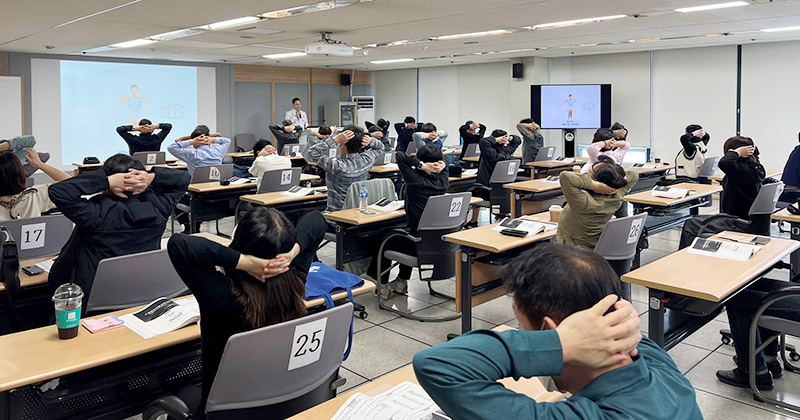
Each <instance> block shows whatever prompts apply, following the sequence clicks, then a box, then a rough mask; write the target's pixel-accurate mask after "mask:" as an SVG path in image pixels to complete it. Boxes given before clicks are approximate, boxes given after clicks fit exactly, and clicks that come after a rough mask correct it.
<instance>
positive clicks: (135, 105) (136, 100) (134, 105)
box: [119, 85, 150, 112]
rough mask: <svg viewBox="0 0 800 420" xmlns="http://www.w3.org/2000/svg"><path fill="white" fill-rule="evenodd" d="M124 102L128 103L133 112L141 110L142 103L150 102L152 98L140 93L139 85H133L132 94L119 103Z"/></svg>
mask: <svg viewBox="0 0 800 420" xmlns="http://www.w3.org/2000/svg"><path fill="white" fill-rule="evenodd" d="M124 103H127V104H128V109H129V110H130V111H131V112H137V111H139V108H141V107H142V103H145V104H149V103H150V100H149V99H147V98H145V97H144V96H141V95H139V87H138V86H136V85H131V94H130V96H126V97H124V98H122V99H121V100H120V101H119V105H122V104H124Z"/></svg>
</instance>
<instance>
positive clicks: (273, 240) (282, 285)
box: [226, 206, 306, 329]
mask: <svg viewBox="0 0 800 420" xmlns="http://www.w3.org/2000/svg"><path fill="white" fill-rule="evenodd" d="M295 241H296V231H295V227H294V225H293V224H292V222H290V221H289V219H287V218H286V216H285V215H284V214H283V213H281V212H280V211H278V210H275V209H273V208H270V207H261V206H259V207H256V208H254V209H253V210H250V211H248V212H247V213H245V214H244V216H242V220H241V221H240V222H239V225H238V226H237V227H236V233H234V235H233V239H232V240H231V244H230V248H231V249H233V250H235V251H238V252H240V253H242V254H247V255H252V256H254V257H258V258H263V259H273V258H275V257H276V256H277V255H279V254H283V253H286V252H289V251H290V250H291V249H292V247H294V244H295ZM226 274H227V275H228V277H229V278H230V279H231V281H232V283H233V285H232V292H233V297H234V299H235V301H236V303H237V306H238V307H239V309H238V310H239V313H240V316H241V317H242V324H243V326H245V327H248V328H253V329H254V328H261V327H265V326H268V325H273V324H278V323H281V322H284V321H289V320H292V319H296V318H299V317H301V316H303V315H305V314H306V306H305V304H304V303H303V293H305V286H304V284H303V279H304V278H305V274H304V273H298V272H297V270H295V269H294V267H291V266H290V268H289V271H287V272H285V273H282V274H278V275H277V276H274V277H270V278H268V279H266V280H265V281H263V282H262V281H261V280H259V279H257V278H255V277H253V276H251V275H249V274H247V273H246V272H244V271H240V270H233V271H231V272H228V273H226Z"/></svg>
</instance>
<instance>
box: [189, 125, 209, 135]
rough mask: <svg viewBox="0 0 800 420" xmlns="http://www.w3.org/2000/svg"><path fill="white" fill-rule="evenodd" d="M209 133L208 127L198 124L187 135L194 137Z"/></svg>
mask: <svg viewBox="0 0 800 420" xmlns="http://www.w3.org/2000/svg"><path fill="white" fill-rule="evenodd" d="M209 134H211V130H209V129H208V126H207V125H202V124H200V125H198V126H197V127H195V128H194V130H193V131H192V134H190V135H189V137H191V138H195V137H200V136H207V135H209Z"/></svg>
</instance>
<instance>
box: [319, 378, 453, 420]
mask: <svg viewBox="0 0 800 420" xmlns="http://www.w3.org/2000/svg"><path fill="white" fill-rule="evenodd" d="M438 410H439V407H438V406H437V405H436V403H434V402H433V400H432V399H431V397H430V396H428V394H427V393H426V392H425V390H424V389H422V387H421V386H419V385H417V384H413V383H411V382H403V383H401V384H400V385H397V386H395V387H394V388H392V389H390V390H388V391H386V392H384V393H383V394H380V395H376V396H374V397H369V396H367V395H364V394H362V393H360V392H357V393H355V394H353V396H352V397H350V398H348V400H347V401H346V402H345V403H344V404H343V405H342V407H341V408H339V411H337V412H336V414H334V416H333V417H332V418H331V420H362V419H373V420H411V419H426V418H430V416H431V415H432V414H433V413H434V412H436V411H438Z"/></svg>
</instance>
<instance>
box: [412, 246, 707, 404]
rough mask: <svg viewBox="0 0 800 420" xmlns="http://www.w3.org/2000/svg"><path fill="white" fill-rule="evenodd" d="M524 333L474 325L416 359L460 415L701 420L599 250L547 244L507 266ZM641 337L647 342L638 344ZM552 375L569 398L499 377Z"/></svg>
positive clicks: (439, 396)
mask: <svg viewBox="0 0 800 420" xmlns="http://www.w3.org/2000/svg"><path fill="white" fill-rule="evenodd" d="M503 277H504V278H505V282H506V288H507V290H508V291H509V292H510V293H511V296H512V298H513V306H514V313H515V315H516V317H517V321H519V327H520V329H519V330H511V331H504V332H496V331H491V330H477V331H473V332H470V333H467V334H464V335H462V336H460V337H458V338H455V339H453V340H451V341H449V342H446V343H444V344H440V345H438V346H435V347H432V348H429V349H426V350H423V351H421V352H419V353H417V354H416V356H414V361H413V365H414V372H415V373H416V375H417V379H418V380H419V383H420V385H422V387H423V388H424V389H425V391H427V393H428V394H429V395H430V396H431V398H432V399H433V400H434V401H435V402H436V404H438V405H439V407H440V408H441V409H442V410H444V412H445V413H447V415H449V416H450V417H452V418H454V419H459V420H462V419H489V418H497V419H586V420H589V419H591V420H595V419H648V420H660V419H664V420H676V419H681V420H695V419H697V420H699V419H702V418H703V417H702V414H701V413H700V409H699V407H698V406H697V402H696V400H695V392H694V389H693V388H692V385H691V383H689V381H688V380H687V379H686V378H684V377H683V375H681V373H680V372H679V371H678V368H677V366H675V362H673V361H672V359H671V358H670V357H669V355H668V354H667V352H666V351H664V350H663V349H661V348H660V347H658V345H656V344H655V343H654V342H653V341H651V340H649V339H647V338H642V336H641V333H640V332H639V318H638V316H636V311H635V310H633V307H632V306H631V305H630V303H628V302H625V301H620V300H618V295H619V293H620V281H619V277H618V276H617V275H616V273H614V270H612V269H611V267H610V266H609V265H608V263H607V262H606V261H605V260H604V259H603V258H602V257H600V256H599V255H597V254H595V253H593V252H591V251H588V250H585V249H583V248H579V247H576V246H572V245H558V244H543V245H540V246H537V247H536V248H535V249H533V250H530V251H528V252H526V253H524V254H522V255H521V256H520V257H518V258H517V259H516V260H514V261H513V262H512V263H511V264H509V266H508V268H506V270H505V272H504V273H503ZM639 340H641V341H639ZM637 343H638V344H637ZM506 377H513V378H515V379H519V378H532V377H540V379H542V380H543V382H546V381H545V380H546V379H548V378H542V377H551V378H550V379H552V384H554V385H555V387H556V388H557V389H559V390H563V391H569V392H570V393H571V394H572V396H570V397H569V398H568V399H565V400H562V401H558V402H554V403H549V402H543V403H537V402H536V401H535V400H534V399H532V398H530V397H528V396H526V395H523V394H518V393H516V392H514V391H511V390H509V389H507V388H506V387H504V386H503V385H502V384H500V383H499V382H497V380H498V379H502V378H506Z"/></svg>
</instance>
